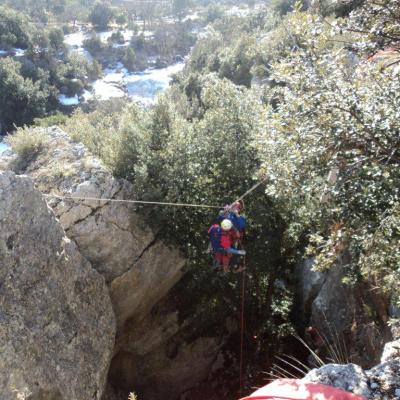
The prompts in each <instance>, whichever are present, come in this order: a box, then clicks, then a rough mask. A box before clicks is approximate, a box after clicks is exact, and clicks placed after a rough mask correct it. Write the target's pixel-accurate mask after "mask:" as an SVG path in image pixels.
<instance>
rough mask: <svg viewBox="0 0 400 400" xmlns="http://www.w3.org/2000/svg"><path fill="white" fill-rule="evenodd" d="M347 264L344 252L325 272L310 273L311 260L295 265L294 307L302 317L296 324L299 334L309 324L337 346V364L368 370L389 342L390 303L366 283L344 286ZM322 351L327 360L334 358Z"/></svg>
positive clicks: (377, 360) (347, 259)
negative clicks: (295, 303)
mask: <svg viewBox="0 0 400 400" xmlns="http://www.w3.org/2000/svg"><path fill="white" fill-rule="evenodd" d="M349 262H350V260H349V258H348V256H347V254H345V253H344V254H343V255H342V256H341V257H340V258H339V259H338V261H337V263H336V265H335V266H334V267H333V268H332V269H331V270H329V271H328V272H325V273H320V272H315V271H313V270H312V266H313V263H312V260H306V261H305V262H303V263H302V264H301V265H299V266H298V268H297V276H298V286H297V287H298V294H297V308H298V310H299V315H301V316H302V317H303V318H302V320H301V321H298V325H299V330H300V331H302V330H304V328H305V326H306V325H311V326H313V327H315V328H317V330H318V331H319V332H320V333H321V335H322V336H323V337H324V340H325V341H326V342H330V343H336V344H337V347H338V348H339V350H338V351H336V353H340V354H337V355H335V358H338V360H337V361H340V362H346V361H350V360H351V361H352V362H354V363H356V364H359V365H361V366H362V367H364V368H368V367H371V366H372V365H374V364H376V363H377V362H379V358H380V354H381V352H382V349H383V346H384V345H385V343H386V342H388V341H390V340H392V335H391V332H390V329H389V327H388V326H387V322H388V320H389V305H390V304H389V301H388V299H387V298H386V297H385V296H384V295H382V294H379V293H377V292H376V291H374V290H373V288H372V287H370V286H369V285H368V284H367V283H363V284H356V285H348V284H345V283H343V278H344V276H345V268H346V265H348V264H349ZM323 350H325V356H326V359H329V358H331V359H332V358H333V357H332V354H329V351H326V349H323ZM336 356H337V357H336Z"/></svg>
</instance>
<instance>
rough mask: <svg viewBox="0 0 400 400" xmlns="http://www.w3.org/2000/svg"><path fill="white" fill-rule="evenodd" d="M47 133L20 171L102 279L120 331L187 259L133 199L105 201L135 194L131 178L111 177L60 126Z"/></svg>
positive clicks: (178, 274) (10, 163)
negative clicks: (144, 216)
mask: <svg viewBox="0 0 400 400" xmlns="http://www.w3.org/2000/svg"><path fill="white" fill-rule="evenodd" d="M46 133H47V134H48V136H49V140H48V141H47V142H46V148H45V149H44V150H43V151H42V153H40V154H39V155H38V156H37V158H36V159H35V160H33V161H32V162H30V163H29V164H28V165H27V166H26V168H25V170H24V171H23V173H24V174H26V175H28V176H30V177H31V178H32V179H33V180H34V182H35V185H36V187H37V188H38V189H39V190H40V191H41V192H42V193H44V194H46V195H50V197H47V201H48V204H49V205H50V206H51V207H52V208H53V210H54V212H55V214H56V216H57V217H58V219H59V221H60V223H61V225H62V227H63V228H64V229H65V232H66V234H67V236H68V237H69V238H70V239H72V240H73V241H74V242H75V243H76V245H77V246H78V249H79V251H80V252H81V254H82V255H83V256H84V257H85V258H86V259H87V260H89V261H90V262H91V264H92V265H93V267H94V268H95V269H96V270H97V271H98V272H99V273H100V274H102V275H103V276H104V278H105V279H106V282H107V284H108V286H109V288H110V293H111V298H112V302H113V307H114V311H115V315H116V318H117V327H118V334H120V333H121V332H122V331H123V327H124V324H125V323H126V321H127V320H128V319H132V318H133V319H136V320H140V319H142V318H144V317H145V316H146V314H147V313H148V312H149V311H150V310H151V308H152V307H153V306H154V305H155V304H156V303H157V302H158V301H159V300H160V299H161V298H162V297H163V296H165V295H166V293H167V292H168V291H169V289H171V287H173V286H174V284H175V283H176V282H177V281H178V280H179V279H180V278H181V277H182V268H183V266H184V265H185V259H184V258H183V257H182V256H181V255H180V253H179V251H177V250H176V249H171V248H169V247H167V246H166V245H165V244H164V243H163V242H162V241H160V240H157V237H156V236H157V235H156V233H154V232H153V231H151V230H150V229H149V228H148V227H147V226H146V224H145V223H144V221H143V219H142V218H141V217H140V216H139V215H138V214H137V213H136V212H135V205H134V204H130V203H122V202H112V201H109V200H107V199H113V200H123V199H135V193H134V192H133V189H132V186H131V185H130V184H129V182H127V181H126V180H124V179H116V178H114V177H113V176H112V175H111V174H110V173H109V172H108V171H107V169H106V168H105V167H104V166H103V165H102V163H101V162H100V161H99V160H98V159H97V158H96V157H94V156H93V155H91V154H90V153H89V152H88V151H87V150H86V148H85V147H84V146H83V145H82V144H81V143H76V142H74V141H72V140H71V138H70V137H69V135H67V134H66V133H65V132H63V131H62V130H61V129H59V128H48V129H46ZM19 164H21V163H16V162H15V158H12V157H11V158H10V159H9V160H8V162H7V165H8V167H9V168H12V167H13V165H19ZM52 195H56V196H61V197H62V198H57V197H52ZM65 197H67V198H65ZM71 197H75V198H96V199H97V198H101V199H105V200H104V201H97V200H79V199H76V200H74V199H71Z"/></svg>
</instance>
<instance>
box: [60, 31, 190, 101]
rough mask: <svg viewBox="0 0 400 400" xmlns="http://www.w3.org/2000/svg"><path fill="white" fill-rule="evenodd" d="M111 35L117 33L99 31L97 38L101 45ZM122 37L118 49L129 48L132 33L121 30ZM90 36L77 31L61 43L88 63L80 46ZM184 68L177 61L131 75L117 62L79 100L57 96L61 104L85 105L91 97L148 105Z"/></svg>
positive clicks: (88, 55) (105, 69) (84, 50)
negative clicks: (116, 98)
mask: <svg viewBox="0 0 400 400" xmlns="http://www.w3.org/2000/svg"><path fill="white" fill-rule="evenodd" d="M113 32H116V30H110V31H106V32H99V33H98V34H97V35H98V37H99V38H100V39H101V40H102V41H103V42H106V41H107V39H108V38H109V37H111V35H112V33H113ZM122 34H123V36H124V39H125V43H123V44H119V45H117V46H128V45H129V42H130V39H131V38H132V36H133V35H134V32H133V31H131V30H124V31H122ZM146 34H147V35H149V36H150V35H151V34H152V33H151V32H146ZM89 35H90V33H85V32H82V31H79V32H75V33H72V34H69V35H66V36H65V40H64V41H65V44H66V45H67V46H68V47H69V48H70V50H71V51H73V52H76V53H79V54H82V55H84V56H85V57H86V58H87V59H89V60H90V61H91V60H92V57H91V55H90V53H89V52H88V51H87V50H86V49H85V48H84V47H83V42H84V40H85V38H86V37H87V36H89ZM184 66H185V63H184V62H178V63H175V64H173V65H170V66H168V67H166V68H160V69H156V68H148V69H146V70H144V71H141V72H134V73H131V72H128V70H127V69H126V68H124V66H123V65H122V64H121V63H118V64H117V65H116V66H115V67H114V68H104V69H103V77H102V78H101V79H98V80H96V81H94V82H92V89H91V90H90V91H88V90H85V92H84V93H83V95H82V96H81V97H78V96H74V97H66V96H64V95H60V96H59V97H58V99H59V101H60V103H61V104H63V105H78V104H79V103H80V102H81V101H84V102H85V101H88V100H90V99H93V98H97V99H99V100H109V99H111V98H115V97H124V96H127V97H130V98H131V99H132V100H137V101H139V102H141V103H143V104H146V105H149V104H152V103H154V101H155V98H156V95H157V93H159V92H160V91H163V90H165V89H166V88H167V87H168V86H169V83H170V82H171V79H172V75H173V74H175V73H177V72H179V71H181V70H182V69H183V68H184Z"/></svg>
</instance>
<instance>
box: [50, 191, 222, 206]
mask: <svg viewBox="0 0 400 400" xmlns="http://www.w3.org/2000/svg"><path fill="white" fill-rule="evenodd" d="M43 196H45V197H53V198H56V199H60V200H64V199H69V200H82V201H85V200H90V201H105V202H114V203H134V204H136V203H137V204H152V205H159V206H175V207H202V208H221V206H210V205H206V204H188V203H167V202H162V201H144V200H123V199H105V198H97V197H78V196H59V195H57V194H44V195H43Z"/></svg>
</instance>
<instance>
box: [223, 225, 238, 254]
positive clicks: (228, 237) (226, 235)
mask: <svg viewBox="0 0 400 400" xmlns="http://www.w3.org/2000/svg"><path fill="white" fill-rule="evenodd" d="M239 238H240V234H239V232H238V231H237V230H236V229H233V228H232V229H229V231H224V230H223V231H222V235H221V247H222V248H223V249H229V248H230V247H233V244H234V243H235V241H236V240H237V239H239Z"/></svg>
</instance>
